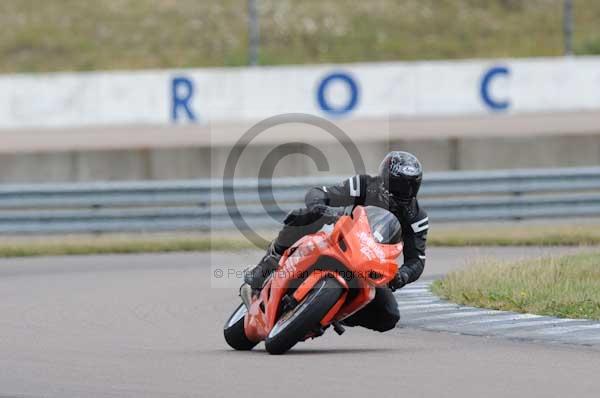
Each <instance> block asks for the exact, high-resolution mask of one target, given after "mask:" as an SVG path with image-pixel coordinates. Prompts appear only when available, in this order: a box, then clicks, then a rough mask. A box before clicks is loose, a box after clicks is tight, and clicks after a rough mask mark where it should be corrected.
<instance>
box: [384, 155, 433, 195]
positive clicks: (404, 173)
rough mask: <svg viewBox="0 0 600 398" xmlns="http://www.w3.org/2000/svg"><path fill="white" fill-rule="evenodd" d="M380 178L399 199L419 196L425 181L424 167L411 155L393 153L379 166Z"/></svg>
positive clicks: (386, 187)
mask: <svg viewBox="0 0 600 398" xmlns="http://www.w3.org/2000/svg"><path fill="white" fill-rule="evenodd" d="M379 176H380V177H381V180H382V182H383V186H384V187H385V189H387V190H388V191H389V192H390V193H391V194H392V195H393V196H395V197H396V198H398V199H411V198H414V197H416V196H417V193H418V192H419V188H420V187H421V180H422V179H423V167H421V163H420V162H419V159H417V157H416V156H415V155H413V154H411V153H408V152H402V151H393V152H390V153H388V154H387V155H386V156H385V158H383V161H382V162H381V164H380V165H379Z"/></svg>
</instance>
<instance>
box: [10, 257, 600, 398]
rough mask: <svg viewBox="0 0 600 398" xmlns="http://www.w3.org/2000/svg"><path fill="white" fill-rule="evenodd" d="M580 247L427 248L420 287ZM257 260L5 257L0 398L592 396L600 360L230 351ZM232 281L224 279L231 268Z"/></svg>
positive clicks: (441, 336)
mask: <svg viewBox="0 0 600 398" xmlns="http://www.w3.org/2000/svg"><path fill="white" fill-rule="evenodd" d="M575 250H578V249H574V248H571V249H551V248H546V249H537V248H490V249H476V248H475V249H461V248H432V249H430V250H429V251H428V264H427V270H426V273H425V275H424V277H423V279H424V280H428V279H431V278H434V277H436V276H440V275H443V274H444V273H446V272H448V271H450V270H452V269H456V268H458V267H461V266H463V265H464V263H465V261H466V260H468V259H473V258H476V257H480V256H495V257H500V258H507V259H515V258H521V257H524V256H538V255H542V254H549V253H562V252H566V251H570V252H572V251H575ZM259 256H260V253H259V252H256V251H254V252H246V253H240V254H230V253H188V254H162V255H156V254H153V255H119V256H89V257H52V258H32V259H6V260H1V261H0V297H1V299H0V397H3V398H4V397H138V396H143V397H234V396H237V397H244V396H250V397H252V396H262V397H276V396H277V397H307V396H325V395H327V396H331V397H338V396H361V395H367V394H370V395H372V396H384V397H385V396H407V397H430V396H441V397H461V398H465V397H477V398H481V397H485V398H489V397H506V396H507V395H508V396H513V397H539V396H544V397H558V396H570V397H578V398H580V397H597V396H598V391H600V379H599V378H598V369H600V350H599V349H597V348H595V347H579V346H566V345H552V344H543V343H531V342H521V341H516V342H515V341H509V340H505V339H501V338H494V337H478V336H465V335H458V334H451V333H445V332H429V331H424V330H421V329H417V328H412V327H410V326H408V327H402V328H397V329H395V330H393V331H390V332H388V333H383V334H380V333H376V332H372V331H368V330H365V329H361V328H352V329H350V328H349V329H348V330H347V331H346V333H345V334H344V335H343V336H337V335H336V334H335V333H332V332H328V333H326V334H325V336H323V337H321V338H319V339H316V340H311V341H308V342H306V343H301V344H299V345H298V346H296V348H294V349H293V350H292V351H290V352H289V353H288V354H286V355H284V356H270V355H268V354H267V353H266V352H265V351H264V350H263V348H262V346H261V345H259V346H258V347H257V348H256V349H255V350H254V351H252V352H234V351H232V350H230V349H229V348H228V347H227V345H226V344H225V342H224V340H223V336H222V325H223V322H224V321H225V319H226V318H227V317H228V315H229V313H230V312H231V311H232V310H233V309H234V307H235V306H236V305H237V303H238V298H237V296H236V294H237V291H236V289H235V287H233V286H236V285H237V283H238V281H237V280H235V279H234V278H232V280H231V281H228V282H227V283H222V282H223V280H222V279H223V278H220V279H221V280H220V281H217V280H215V276H213V275H216V274H215V273H214V271H215V270H216V269H218V268H219V267H222V268H224V269H227V267H230V266H232V267H234V266H235V267H237V268H239V267H240V266H241V265H243V264H251V263H253V262H255V261H256V260H257V259H258V258H259ZM225 275H228V273H227V272H226V273H225Z"/></svg>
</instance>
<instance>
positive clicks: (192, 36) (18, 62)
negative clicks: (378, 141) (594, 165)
mask: <svg viewBox="0 0 600 398" xmlns="http://www.w3.org/2000/svg"><path fill="white" fill-rule="evenodd" d="M258 3H259V5H260V29H261V32H260V36H261V47H260V58H261V63H262V64H264V65H274V64H302V63H331V62H334V63H335V62H360V61H390V60H403V61H406V60H421V59H455V58H489V57H494V58H495V57H502V58H503V57H531V56H558V55H562V54H563V47H564V45H563V33H562V15H563V0H526V1H525V0H485V1H481V0H370V1H362V0H344V1H340V0H319V1H316V0H305V1H294V0H261V1H260V2H258ZM574 5H575V7H574V11H575V14H574V26H575V30H574V43H575V50H576V52H577V53H578V54H583V53H585V54H590V53H596V54H598V53H599V51H600V47H599V46H598V43H597V42H598V40H599V35H600V32H599V29H598V20H599V19H600V2H598V1H597V0H576V1H575V2H574ZM247 42H248V38H247V1H246V0H220V1H198V0H177V1H175V0H102V1H93V0H43V1H41V0H2V1H1V2H0V72H1V73H7V72H44V71H65V70H98V69H142V68H185V67H201V66H235V65H245V64H246V63H247V52H248V49H247Z"/></svg>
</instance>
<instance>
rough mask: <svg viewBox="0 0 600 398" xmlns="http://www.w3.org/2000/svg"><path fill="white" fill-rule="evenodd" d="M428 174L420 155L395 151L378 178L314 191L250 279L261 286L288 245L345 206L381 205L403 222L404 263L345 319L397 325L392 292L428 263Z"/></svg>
mask: <svg viewBox="0 0 600 398" xmlns="http://www.w3.org/2000/svg"><path fill="white" fill-rule="evenodd" d="M422 175H423V170H422V167H421V164H420V163H419V160H418V159H417V158H416V157H415V156H414V155H412V154H410V153H407V152H401V151H394V152H390V153H389V154H388V155H386V157H385V158H384V159H383V161H382V162H381V165H380V167H379V175H378V176H368V175H356V176H353V177H351V178H349V179H347V180H345V181H343V182H342V183H340V184H338V185H333V186H323V187H315V188H312V189H310V190H309V191H308V192H307V194H306V197H305V203H306V208H304V209H298V210H294V211H292V212H290V213H289V214H288V216H287V217H286V219H285V220H284V227H283V229H282V230H281V231H280V233H279V235H278V237H277V238H276V239H275V240H274V241H273V242H272V243H271V245H270V246H269V249H268V250H267V254H266V255H265V257H263V259H262V260H261V261H260V263H259V264H258V265H257V266H256V267H254V268H252V269H250V270H249V271H248V272H247V273H246V275H245V281H246V283H248V284H249V285H250V286H252V288H253V289H257V290H258V289H260V288H261V287H262V285H263V283H264V282H265V280H266V279H267V277H268V276H269V275H270V274H271V273H272V272H273V271H274V270H275V269H276V268H277V265H278V262H279V259H280V258H281V255H282V254H283V252H284V251H285V250H286V249H287V248H289V247H290V246H292V245H293V244H294V243H295V242H296V241H297V240H298V239H300V238H301V237H303V236H304V235H307V234H311V233H314V232H316V231H318V230H319V229H320V228H321V227H322V226H323V225H324V224H328V223H331V222H334V221H335V219H336V218H337V217H339V215H340V214H341V212H342V210H341V209H343V207H344V206H349V205H365V206H377V207H381V208H384V209H387V210H389V211H390V212H392V213H393V214H394V215H396V217H398V220H399V221H400V224H401V226H402V240H403V242H404V250H403V254H404V264H403V265H402V266H401V267H400V268H399V270H398V274H397V275H396V277H395V278H394V280H393V281H392V282H390V285H389V287H390V289H388V288H378V289H377V290H376V294H375V298H374V299H373V301H371V302H370V303H369V304H368V305H367V306H366V307H364V308H363V309H361V310H360V311H358V312H356V313H355V314H353V315H352V316H350V317H348V318H346V319H345V320H344V322H343V323H344V324H345V325H348V326H363V327H367V328H369V329H373V330H377V331H380V332H384V331H387V330H390V329H392V328H394V326H395V325H396V323H397V322H398V321H399V320H400V313H399V311H398V305H397V303H396V300H395V298H394V296H393V294H392V291H394V290H396V289H399V288H401V287H403V286H404V285H406V284H408V283H411V282H414V281H416V280H417V279H419V277H420V276H421V274H422V272H423V268H424V267H425V247H426V241H427V232H428V229H429V219H428V217H427V213H425V211H424V210H423V209H422V208H421V207H420V206H419V202H418V201H417V197H416V196H417V193H418V191H419V187H420V185H421V179H422Z"/></svg>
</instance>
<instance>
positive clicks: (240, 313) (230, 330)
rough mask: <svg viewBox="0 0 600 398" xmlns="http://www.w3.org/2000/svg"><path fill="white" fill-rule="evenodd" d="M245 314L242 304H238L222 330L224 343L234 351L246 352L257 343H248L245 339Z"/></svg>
mask: <svg viewBox="0 0 600 398" xmlns="http://www.w3.org/2000/svg"><path fill="white" fill-rule="evenodd" d="M247 312H248V310H247V309H246V306H245V305H244V304H243V303H242V304H240V306H239V307H237V308H236V310H235V311H234V312H233V314H231V316H230V317H229V319H228V320H227V322H226V323H225V327H224V328H223V334H224V336H225V341H226V342H227V344H229V346H230V347H231V348H233V349H234V350H239V351H248V350H251V349H253V348H254V346H255V345H257V344H258V342H254V341H250V340H248V338H247V337H246V332H245V330H244V318H245V317H246V313H247Z"/></svg>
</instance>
